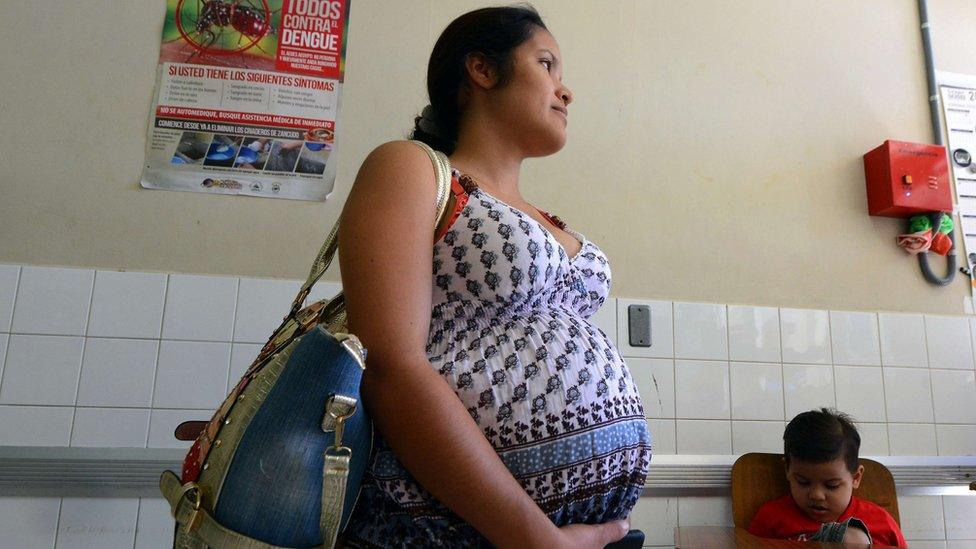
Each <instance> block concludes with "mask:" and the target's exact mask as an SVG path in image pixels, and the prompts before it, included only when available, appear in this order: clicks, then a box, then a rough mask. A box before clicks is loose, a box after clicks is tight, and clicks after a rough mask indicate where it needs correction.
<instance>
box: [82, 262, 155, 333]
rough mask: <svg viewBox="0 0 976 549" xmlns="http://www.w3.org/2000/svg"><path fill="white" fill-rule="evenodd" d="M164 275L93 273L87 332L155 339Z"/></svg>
mask: <svg viewBox="0 0 976 549" xmlns="http://www.w3.org/2000/svg"><path fill="white" fill-rule="evenodd" d="M166 278H167V277H166V275H165V274H161V273H118V272H112V271H98V272H97V273H95V291H94V292H93V294H92V311H91V321H90V323H89V325H88V335H89V336H100V337H141V338H158V337H159V333H160V329H161V327H162V325H163V301H164V299H165V298H166Z"/></svg>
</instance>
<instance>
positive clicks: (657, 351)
mask: <svg viewBox="0 0 976 549" xmlns="http://www.w3.org/2000/svg"><path fill="white" fill-rule="evenodd" d="M631 305H647V306H648V307H650V309H651V346H650V347H631V345H630V331H629V324H628V321H627V308H628V307H629V306H631ZM671 307H672V306H671V302H670V301H640V300H636V299H622V298H621V299H617V343H618V349H619V350H620V354H621V355H622V356H625V357H638V358H674V331H673V326H674V324H673V317H672V310H671Z"/></svg>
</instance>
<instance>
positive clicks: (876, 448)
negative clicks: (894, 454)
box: [854, 418, 891, 456]
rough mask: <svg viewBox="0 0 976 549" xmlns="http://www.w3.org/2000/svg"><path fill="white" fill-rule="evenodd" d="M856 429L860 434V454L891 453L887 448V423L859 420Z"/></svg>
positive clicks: (879, 454) (885, 454)
mask: <svg viewBox="0 0 976 549" xmlns="http://www.w3.org/2000/svg"><path fill="white" fill-rule="evenodd" d="M854 419H857V418H854ZM857 431H858V433H860V434H861V452H860V454H861V455H862V456H887V455H888V454H890V453H891V451H890V450H889V448H888V426H887V424H885V423H860V422H859V423H858V424H857Z"/></svg>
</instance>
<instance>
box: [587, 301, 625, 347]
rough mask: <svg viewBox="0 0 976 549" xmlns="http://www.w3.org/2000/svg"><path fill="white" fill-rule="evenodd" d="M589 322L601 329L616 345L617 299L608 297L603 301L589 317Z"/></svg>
mask: <svg viewBox="0 0 976 549" xmlns="http://www.w3.org/2000/svg"><path fill="white" fill-rule="evenodd" d="M590 322H592V323H593V324H595V325H596V327H597V328H600V330H602V331H603V333H604V334H606V336H607V337H608V338H609V339H610V341H612V342H613V344H614V345H615V346H616V345H618V343H617V300H616V299H615V298H612V297H609V298H607V300H606V301H605V302H604V303H603V306H602V307H600V308H599V309H598V310H597V311H596V312H595V313H593V316H591V317H590Z"/></svg>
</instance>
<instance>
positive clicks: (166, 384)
mask: <svg viewBox="0 0 976 549" xmlns="http://www.w3.org/2000/svg"><path fill="white" fill-rule="evenodd" d="M230 349H231V345H230V343H206V342H199V341H162V342H161V343H160V346H159V365H158V366H157V367H156V387H155V389H154V391H153V407H155V408H198V409H199V408H204V409H205V408H209V407H211V406H212V407H214V408H216V407H217V405H218V404H220V401H221V400H222V399H223V397H224V396H226V394H227V374H228V371H229V369H230Z"/></svg>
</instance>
